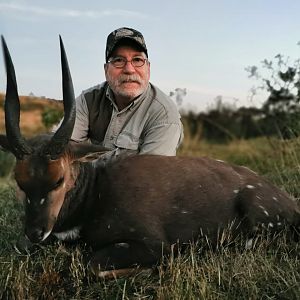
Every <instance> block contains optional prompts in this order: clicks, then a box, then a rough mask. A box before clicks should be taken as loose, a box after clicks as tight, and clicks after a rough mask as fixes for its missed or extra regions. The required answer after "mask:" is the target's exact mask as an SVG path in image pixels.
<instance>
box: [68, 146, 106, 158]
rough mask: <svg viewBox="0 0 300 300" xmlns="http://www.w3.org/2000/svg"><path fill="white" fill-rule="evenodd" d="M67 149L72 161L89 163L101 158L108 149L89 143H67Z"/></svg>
mask: <svg viewBox="0 0 300 300" xmlns="http://www.w3.org/2000/svg"><path fill="white" fill-rule="evenodd" d="M68 149H69V150H70V153H71V154H72V159H73V160H74V161H80V162H89V161H93V160H96V159H98V158H100V157H101V156H103V155H104V154H105V153H106V152H108V151H110V150H109V149H107V148H105V147H103V146H100V145H95V144H90V143H77V142H73V141H72V142H69V144H68Z"/></svg>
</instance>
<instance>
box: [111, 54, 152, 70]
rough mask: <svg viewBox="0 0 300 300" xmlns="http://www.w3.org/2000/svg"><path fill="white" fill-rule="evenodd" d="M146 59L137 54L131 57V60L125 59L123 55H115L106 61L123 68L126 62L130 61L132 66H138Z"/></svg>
mask: <svg viewBox="0 0 300 300" xmlns="http://www.w3.org/2000/svg"><path fill="white" fill-rule="evenodd" d="M146 61H147V59H146V58H143V57H139V56H136V57H133V58H132V60H127V59H126V58H124V57H121V56H117V57H114V58H112V59H110V60H109V61H108V63H110V64H112V65H113V66H114V67H115V68H118V69H121V68H124V67H125V66H126V64H127V63H128V62H130V63H131V64H132V66H133V67H135V68H140V67H142V66H143V65H144V64H145V62H146Z"/></svg>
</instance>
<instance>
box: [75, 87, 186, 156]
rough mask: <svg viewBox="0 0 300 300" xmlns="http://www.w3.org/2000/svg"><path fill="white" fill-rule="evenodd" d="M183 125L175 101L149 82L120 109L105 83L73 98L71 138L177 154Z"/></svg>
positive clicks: (112, 147) (110, 147)
mask: <svg viewBox="0 0 300 300" xmlns="http://www.w3.org/2000/svg"><path fill="white" fill-rule="evenodd" d="M182 138H183V127H182V123H181V120H180V115H179V112H178V110H177V107H176V105H175V103H174V102H173V101H172V100H171V99H170V98H169V97H168V96H167V95H165V94H164V93H163V92H162V91H160V90H159V89H158V88H157V87H155V86H154V85H152V84H149V85H148V88H147V89H146V90H145V92H144V93H143V94H142V95H140V96H139V97H138V98H137V99H135V100H134V101H133V102H132V103H131V104H130V105H129V106H127V107H126V108H125V109H123V110H122V111H119V110H118V108H117V106H116V104H115V102H114V98H113V93H112V91H111V90H110V88H109V86H108V85H107V83H103V84H100V85H97V86H95V87H93V88H90V89H88V90H86V91H83V92H82V93H81V95H80V96H79V97H77V98H76V121H75V126H74V130H73V134H72V140H74V141H77V142H83V141H88V140H90V141H91V142H93V143H98V144H102V145H103V146H104V147H106V148H108V149H111V150H114V151H112V153H114V154H113V155H117V154H118V152H119V151H120V150H131V151H135V152H137V153H139V154H156V155H176V150H177V148H178V146H179V145H180V143H181V141H182Z"/></svg>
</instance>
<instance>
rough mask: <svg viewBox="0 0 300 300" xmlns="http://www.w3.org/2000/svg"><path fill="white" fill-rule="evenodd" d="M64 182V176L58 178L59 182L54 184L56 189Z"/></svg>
mask: <svg viewBox="0 0 300 300" xmlns="http://www.w3.org/2000/svg"><path fill="white" fill-rule="evenodd" d="M63 182H64V177H61V178H59V179H58V180H57V182H56V183H55V185H54V189H57V188H58V187H59V186H61V184H62V183H63Z"/></svg>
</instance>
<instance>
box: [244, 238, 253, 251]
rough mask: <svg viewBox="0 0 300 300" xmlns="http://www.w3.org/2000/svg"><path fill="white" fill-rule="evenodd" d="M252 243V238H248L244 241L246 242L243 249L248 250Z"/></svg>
mask: <svg viewBox="0 0 300 300" xmlns="http://www.w3.org/2000/svg"><path fill="white" fill-rule="evenodd" d="M252 245H253V239H249V240H247V241H246V244H245V249H246V250H249V249H251V248H252Z"/></svg>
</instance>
